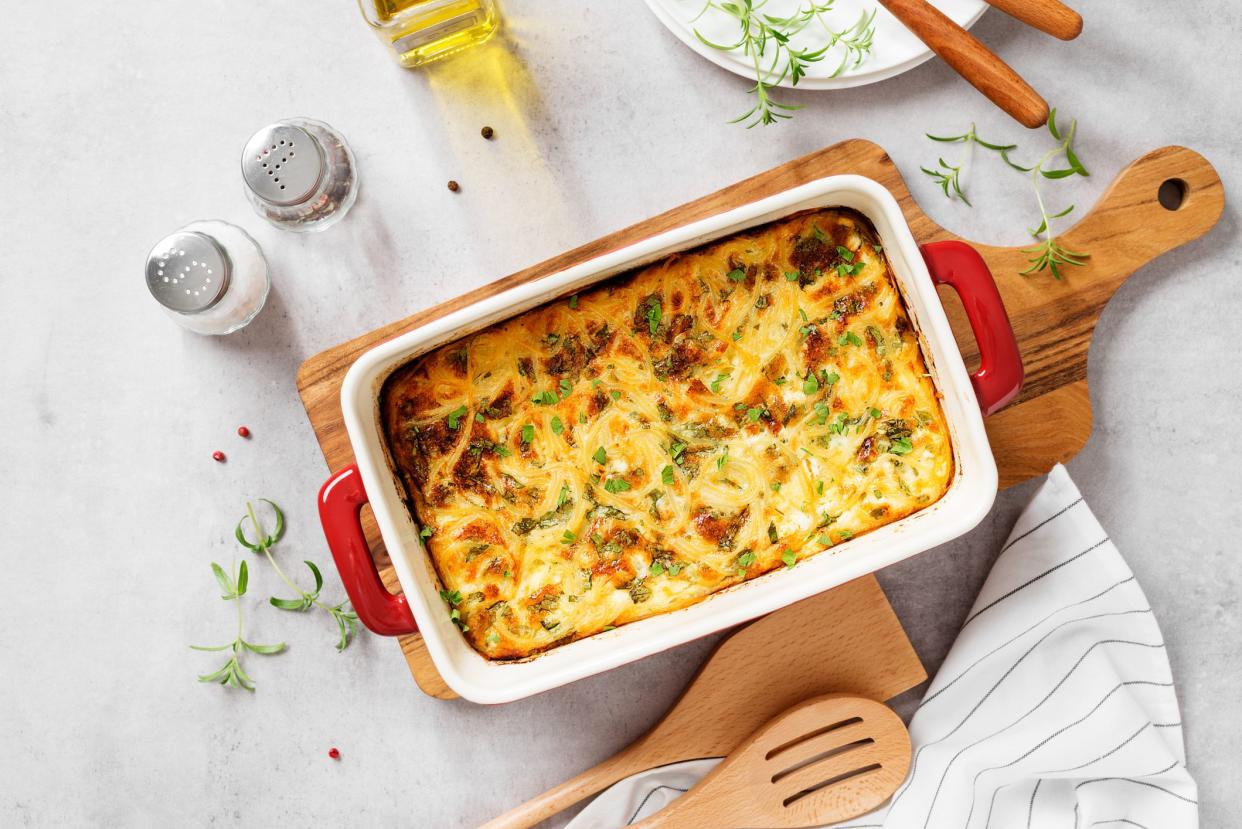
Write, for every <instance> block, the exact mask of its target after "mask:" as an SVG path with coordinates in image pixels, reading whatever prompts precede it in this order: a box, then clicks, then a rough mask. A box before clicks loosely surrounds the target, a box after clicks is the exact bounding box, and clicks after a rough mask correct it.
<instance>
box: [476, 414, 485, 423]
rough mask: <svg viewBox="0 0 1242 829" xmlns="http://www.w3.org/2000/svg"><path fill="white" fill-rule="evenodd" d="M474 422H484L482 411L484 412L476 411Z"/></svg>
mask: <svg viewBox="0 0 1242 829" xmlns="http://www.w3.org/2000/svg"><path fill="white" fill-rule="evenodd" d="M474 422H475V423H482V422H483V413H482V412H475V413H474Z"/></svg>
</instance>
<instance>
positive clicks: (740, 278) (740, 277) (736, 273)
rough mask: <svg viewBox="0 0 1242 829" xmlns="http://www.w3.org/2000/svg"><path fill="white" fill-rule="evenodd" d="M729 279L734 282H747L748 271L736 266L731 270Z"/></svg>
mask: <svg viewBox="0 0 1242 829" xmlns="http://www.w3.org/2000/svg"><path fill="white" fill-rule="evenodd" d="M729 279H730V280H731V281H733V282H745V281H746V271H744V270H742V269H741V268H734V269H733V270H731V271H729Z"/></svg>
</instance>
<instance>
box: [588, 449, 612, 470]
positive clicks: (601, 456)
mask: <svg viewBox="0 0 1242 829" xmlns="http://www.w3.org/2000/svg"><path fill="white" fill-rule="evenodd" d="M591 457H592V458H594V459H595V462H596V463H597V464H599V465H600V466H603V465H604V464H605V463H606V462H607V461H608V455H607V454H605V452H604V447H602V446H601V447H599V448H598V449H596V450H595V454H593V455H591Z"/></svg>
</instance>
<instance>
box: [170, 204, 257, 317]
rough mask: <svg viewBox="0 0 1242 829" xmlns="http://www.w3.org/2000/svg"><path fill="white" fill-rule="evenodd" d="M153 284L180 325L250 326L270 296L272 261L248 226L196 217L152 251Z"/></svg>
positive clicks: (171, 315)
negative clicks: (248, 231)
mask: <svg viewBox="0 0 1242 829" xmlns="http://www.w3.org/2000/svg"><path fill="white" fill-rule="evenodd" d="M146 280H147V289H148V290H149V291H150V292H151V296H153V297H155V299H156V301H157V302H159V304H160V305H162V306H163V307H164V310H165V312H166V313H167V314H168V315H169V316H170V317H172V318H173V319H174V320H175V321H176V322H177V324H178V325H180V326H181V327H183V328H186V329H188V330H190V331H193V332H195V333H198V334H231V333H232V332H234V331H237V330H238V329H240V328H244V327H245V326H246V325H247V324H248V323H249V322H250V321H251V320H252V319H254V317H255V315H256V314H258V313H259V310H260V309H262V308H263V303H265V302H266V301H267V291H268V287H269V284H270V283H269V281H268V276H267V260H266V259H265V258H264V257H263V251H262V250H261V249H260V248H259V244H258V243H257V242H255V240H254V239H252V238H250V235H249V234H248V233H246V231H244V230H242V229H241V228H240V227H237V226H236V225H231V224H229V223H228V222H221V221H214V220H213V221H199V222H192V223H191V224H188V225H186V226H185V227H183V228H181V229H180V230H178V231H176V232H174V233H172V234H171V235H169V236H165V237H164V238H163V239H161V240H160V241H159V242H158V243H157V244H156V245H155V247H153V248H151V252H150V253H149V254H147V269H146Z"/></svg>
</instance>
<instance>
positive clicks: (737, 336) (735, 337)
mask: <svg viewBox="0 0 1242 829" xmlns="http://www.w3.org/2000/svg"><path fill="white" fill-rule="evenodd" d="M740 339H742V332H741V330H740V329H739V330H737V331H734V332H733V342H737V341H738V340H740Z"/></svg>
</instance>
